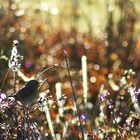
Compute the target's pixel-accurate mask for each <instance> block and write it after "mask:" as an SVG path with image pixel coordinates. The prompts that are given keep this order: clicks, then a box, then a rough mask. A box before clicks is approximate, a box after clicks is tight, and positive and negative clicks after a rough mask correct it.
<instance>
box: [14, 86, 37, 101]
mask: <svg viewBox="0 0 140 140" xmlns="http://www.w3.org/2000/svg"><path fill="white" fill-rule="evenodd" d="M34 91H35V90H34V88H29V87H26V86H25V87H23V88H21V89H20V90H19V91H18V92H17V93H16V95H15V96H16V97H17V99H18V100H20V98H21V99H22V98H28V97H29V96H31V94H32V93H33V92H34Z"/></svg>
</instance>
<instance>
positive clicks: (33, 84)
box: [26, 80, 39, 90]
mask: <svg viewBox="0 0 140 140" xmlns="http://www.w3.org/2000/svg"><path fill="white" fill-rule="evenodd" d="M26 86H29V87H30V86H31V87H35V89H36V90H37V89H38V87H39V82H38V81H37V80H30V81H29V82H27V84H26Z"/></svg>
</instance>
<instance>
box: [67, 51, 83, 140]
mask: <svg viewBox="0 0 140 140" xmlns="http://www.w3.org/2000/svg"><path fill="white" fill-rule="evenodd" d="M64 56H65V61H66V66H67V71H68V75H69V80H70V84H71V88H72V94H73V99H74V103H75V107H76V112H77V115H78V119H79V122H80V129H81V133H82V139H83V140H84V130H83V127H82V122H81V119H80V114H79V109H78V105H77V103H76V100H77V99H76V95H75V92H74V87H73V83H72V78H71V74H70V69H69V64H68V58H67V53H66V51H64Z"/></svg>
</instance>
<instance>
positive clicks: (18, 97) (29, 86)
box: [9, 80, 39, 106]
mask: <svg viewBox="0 0 140 140" xmlns="http://www.w3.org/2000/svg"><path fill="white" fill-rule="evenodd" d="M38 87H39V82H38V81H37V80H30V81H29V82H27V83H26V84H25V86H23V87H22V88H21V89H20V90H19V91H17V92H16V93H15V94H14V95H12V96H9V97H14V100H15V101H19V102H20V103H22V104H23V105H24V106H27V105H28V106H30V105H31V104H32V103H33V101H34V100H35V98H36V97H37V95H38V94H37V90H38Z"/></svg>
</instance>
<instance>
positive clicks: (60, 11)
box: [0, 0, 140, 128]
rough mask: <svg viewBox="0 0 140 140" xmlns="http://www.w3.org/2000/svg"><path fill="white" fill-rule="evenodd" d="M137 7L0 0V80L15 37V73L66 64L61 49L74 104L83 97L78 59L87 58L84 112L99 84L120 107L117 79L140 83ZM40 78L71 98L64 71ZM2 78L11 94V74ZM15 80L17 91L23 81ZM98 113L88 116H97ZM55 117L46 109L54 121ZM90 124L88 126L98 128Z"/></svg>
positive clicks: (114, 0) (73, 0) (102, 0)
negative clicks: (17, 66) (18, 64)
mask: <svg viewBox="0 0 140 140" xmlns="http://www.w3.org/2000/svg"><path fill="white" fill-rule="evenodd" d="M139 5H140V1H139V0H28V1H27V0H24V1H23V0H0V53H1V56H0V83H2V82H3V79H4V75H5V74H6V71H7V70H8V60H9V59H10V55H11V50H12V48H13V46H12V44H13V40H18V41H19V45H18V51H19V53H20V54H21V55H23V57H24V59H23V61H22V63H21V68H20V71H21V72H22V73H24V74H25V76H26V77H28V78H30V77H32V76H36V75H37V73H39V72H40V71H41V70H43V69H44V68H45V67H49V66H51V65H53V64H58V65H60V66H66V64H65V58H64V54H63V51H64V50H65V51H66V52H67V55H68V58H69V64H70V70H71V73H72V74H71V75H72V79H73V85H74V89H75V93H76V96H77V97H78V99H79V100H78V101H77V102H78V104H81V102H82V101H81V100H83V99H80V98H81V97H83V96H82V95H83V87H82V69H81V63H82V62H81V58H82V56H86V57H87V71H88V72H87V76H88V97H87V98H88V101H89V103H91V108H90V107H89V108H90V109H89V112H88V115H87V116H91V115H92V114H93V113H92V112H93V110H95V109H96V107H97V106H96V102H98V101H97V99H98V96H99V94H100V92H101V89H102V87H103V86H104V87H105V88H106V89H107V90H108V91H109V92H110V93H111V98H112V100H114V101H115V102H117V101H119V102H121V104H123V105H124V102H125V101H126V100H127V99H128V98H129V97H130V95H128V92H127V91H126V90H125V89H123V88H122V85H121V84H122V83H121V82H120V81H121V79H122V78H123V77H125V78H126V79H127V80H128V81H127V83H128V84H129V83H133V84H135V85H136V87H137V88H139V86H140V85H139V80H140V72H139V70H140V8H139ZM127 70H128V71H127ZM133 71H134V73H135V75H134V77H133V78H131V76H130V75H131V74H132V72H133ZM124 73H125V74H126V73H127V76H126V75H124ZM129 74H130V75H129ZM128 75H129V76H128ZM132 75H133V74H132ZM45 76H46V77H47V78H48V79H49V82H50V87H51V90H53V91H54V92H55V86H54V85H55V84H56V83H57V82H61V83H62V91H63V92H65V93H66V95H67V96H68V97H69V98H70V97H71V94H72V91H71V87H70V84H69V82H68V81H69V80H68V76H67V71H66V70H65V69H63V70H62V69H58V70H57V72H56V71H50V72H48V73H47V74H46V75H45ZM45 76H44V77H45ZM8 77H9V79H7V80H6V82H5V84H4V86H3V91H4V92H6V93H7V94H11V93H12V90H13V88H12V86H13V84H12V81H13V74H12V73H11V74H10V73H9V74H8ZM17 83H18V84H17V85H16V86H17V87H16V88H17V89H18V88H19V87H20V86H21V85H23V83H24V81H23V79H21V78H18V79H17ZM123 86H124V85H123ZM122 96H123V99H122V100H121V97H122ZM71 104H72V103H71V101H70V102H68V103H67V106H70V105H71ZM123 105H122V106H123ZM123 107H124V106H123ZM117 109H118V110H119V111H120V108H117ZM80 110H83V107H81V108H80ZM128 110H129V111H131V110H132V111H134V110H135V109H134V108H133V107H132V108H131V107H130V108H129V109H128ZM96 111H97V110H96ZM96 111H95V112H96ZM119 111H118V112H119ZM56 112H57V111H56ZM99 112H100V111H99V110H98V111H97V112H96V113H95V115H93V118H96V117H97V118H98V116H99ZM129 113H130V112H129ZM129 113H128V114H129ZM56 114H57V113H56ZM56 114H55V115H56ZM55 115H54V114H53V113H52V116H53V119H54V120H55ZM128 116H129V115H128ZM128 116H127V117H128ZM107 117H108V118H109V114H107ZM89 118H90V117H89ZM65 119H66V118H65ZM98 119H99V118H98ZM54 122H55V121H54ZM89 122H90V121H89ZM93 124H94V126H93V127H94V128H98V127H99V126H102V125H103V126H104V124H100V125H99V126H98V125H97V122H93ZM110 126H112V125H110Z"/></svg>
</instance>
